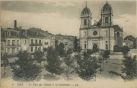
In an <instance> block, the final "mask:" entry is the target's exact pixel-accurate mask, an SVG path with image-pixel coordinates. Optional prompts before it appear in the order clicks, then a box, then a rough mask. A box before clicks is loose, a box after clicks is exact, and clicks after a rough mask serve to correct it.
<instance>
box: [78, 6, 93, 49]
mask: <svg viewBox="0 0 137 88" xmlns="http://www.w3.org/2000/svg"><path fill="white" fill-rule="evenodd" d="M80 18H81V25H80V35H79V37H80V47H81V48H82V49H84V50H87V48H88V41H87V36H88V29H90V27H91V11H90V9H89V8H88V7H87V4H86V6H85V7H84V9H83V10H82V12H81V16H80Z"/></svg>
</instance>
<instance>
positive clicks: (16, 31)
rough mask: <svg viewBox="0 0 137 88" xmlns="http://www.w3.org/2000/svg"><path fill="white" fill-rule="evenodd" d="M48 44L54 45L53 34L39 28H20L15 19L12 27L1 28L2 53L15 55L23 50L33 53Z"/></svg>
mask: <svg viewBox="0 0 137 88" xmlns="http://www.w3.org/2000/svg"><path fill="white" fill-rule="evenodd" d="M50 46H52V47H55V37H54V35H53V34H51V33H48V32H47V31H44V30H41V29H40V28H30V29H22V28H21V27H17V21H16V20H15V21H14V27H13V28H1V49H2V50H1V51H2V52H1V54H2V55H3V54H5V53H6V54H8V55H16V54H17V53H18V52H19V51H24V50H27V51H28V52H30V53H34V52H35V51H43V49H44V48H48V47H50Z"/></svg>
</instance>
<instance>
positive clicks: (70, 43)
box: [55, 34, 76, 50]
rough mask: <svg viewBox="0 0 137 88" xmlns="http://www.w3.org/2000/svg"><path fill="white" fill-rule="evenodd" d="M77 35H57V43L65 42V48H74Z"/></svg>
mask: <svg viewBox="0 0 137 88" xmlns="http://www.w3.org/2000/svg"><path fill="white" fill-rule="evenodd" d="M75 38H76V37H75V36H68V35H61V34H57V35H55V39H56V43H57V44H58V45H59V44H60V43H63V44H64V48H65V50H68V49H73V48H74V41H75Z"/></svg>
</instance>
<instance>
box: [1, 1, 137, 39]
mask: <svg viewBox="0 0 137 88" xmlns="http://www.w3.org/2000/svg"><path fill="white" fill-rule="evenodd" d="M87 2H88V7H89V8H90V10H91V12H92V18H93V19H92V20H93V21H94V20H97V21H98V20H99V19H100V10H101V8H102V6H103V5H104V3H105V2H106V0H94V1H93V0H87ZM108 2H109V3H110V4H111V6H112V8H113V15H114V16H113V23H114V24H118V25H120V26H121V27H122V28H123V30H124V32H125V33H124V34H126V35H127V34H128V35H130V34H132V35H134V36H136V37H137V29H136V2H135V1H133V0H132V1H131V0H130V1H108ZM0 6H1V11H0V17H1V19H0V25H1V26H2V27H13V20H15V19H16V20H17V21H18V26H22V28H26V29H27V28H30V27H36V28H41V29H43V30H47V31H49V32H51V33H53V34H58V33H61V34H67V35H77V36H78V35H79V27H80V13H81V11H82V9H83V8H84V6H85V0H43V1H34V0H33V1H32V0H31V1H12V2H10V1H5V2H4V1H1V5H0Z"/></svg>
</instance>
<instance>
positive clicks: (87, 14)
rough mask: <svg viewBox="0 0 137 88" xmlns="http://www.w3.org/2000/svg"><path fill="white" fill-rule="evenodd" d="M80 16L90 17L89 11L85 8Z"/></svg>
mask: <svg viewBox="0 0 137 88" xmlns="http://www.w3.org/2000/svg"><path fill="white" fill-rule="evenodd" d="M81 16H91V11H90V9H89V8H88V7H87V6H86V7H85V8H84V9H83V10H82V12H81Z"/></svg>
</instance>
